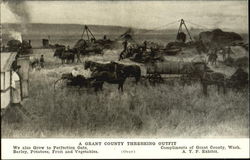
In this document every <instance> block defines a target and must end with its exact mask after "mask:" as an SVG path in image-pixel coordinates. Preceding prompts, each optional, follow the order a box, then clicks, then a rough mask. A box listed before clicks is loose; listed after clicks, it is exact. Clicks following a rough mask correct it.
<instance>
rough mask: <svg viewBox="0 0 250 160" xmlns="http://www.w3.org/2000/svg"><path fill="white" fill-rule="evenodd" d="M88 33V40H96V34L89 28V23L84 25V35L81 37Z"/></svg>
mask: <svg viewBox="0 0 250 160" xmlns="http://www.w3.org/2000/svg"><path fill="white" fill-rule="evenodd" d="M85 34H86V36H87V38H88V40H92V39H94V40H96V38H95V36H94V35H93V34H92V32H91V31H90V30H89V27H88V26H87V25H85V26H84V29H83V32H82V36H81V39H83V38H84V35H85Z"/></svg>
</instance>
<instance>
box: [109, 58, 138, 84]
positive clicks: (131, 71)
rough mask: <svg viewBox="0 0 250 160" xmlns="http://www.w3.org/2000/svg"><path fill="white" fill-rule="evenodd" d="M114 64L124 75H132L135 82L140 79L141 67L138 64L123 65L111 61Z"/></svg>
mask: <svg viewBox="0 0 250 160" xmlns="http://www.w3.org/2000/svg"><path fill="white" fill-rule="evenodd" d="M111 64H113V65H114V66H115V65H116V66H117V70H118V71H119V72H121V73H122V74H124V76H126V77H134V78H135V82H136V84H137V83H138V82H139V81H140V79H141V68H140V67H139V66H138V65H125V64H120V63H116V62H111Z"/></svg>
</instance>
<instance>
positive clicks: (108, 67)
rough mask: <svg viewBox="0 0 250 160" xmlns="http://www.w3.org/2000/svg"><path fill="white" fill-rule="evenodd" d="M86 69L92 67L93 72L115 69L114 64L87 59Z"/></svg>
mask: <svg viewBox="0 0 250 160" xmlns="http://www.w3.org/2000/svg"><path fill="white" fill-rule="evenodd" d="M84 69H90V70H91V71H92V72H93V71H95V70H97V71H111V72H113V71H114V65H113V64H111V63H106V64H103V63H98V62H94V61H85V63H84Z"/></svg>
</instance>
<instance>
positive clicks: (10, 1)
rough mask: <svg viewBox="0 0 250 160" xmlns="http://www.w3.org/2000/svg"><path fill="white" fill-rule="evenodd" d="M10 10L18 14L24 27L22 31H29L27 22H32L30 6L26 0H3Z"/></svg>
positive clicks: (18, 18)
mask: <svg viewBox="0 0 250 160" xmlns="http://www.w3.org/2000/svg"><path fill="white" fill-rule="evenodd" d="M3 3H4V4H6V5H7V6H8V8H9V9H10V11H11V12H12V13H13V14H14V15H15V16H16V18H17V20H18V21H19V22H20V24H21V27H22V32H26V31H27V24H28V23H29V22H30V14H29V8H28V6H27V4H26V1H25V0H3Z"/></svg>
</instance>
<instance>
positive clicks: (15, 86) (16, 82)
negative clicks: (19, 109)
mask: <svg viewBox="0 0 250 160" xmlns="http://www.w3.org/2000/svg"><path fill="white" fill-rule="evenodd" d="M19 68H20V66H18V67H16V68H13V71H12V75H11V88H12V103H13V104H20V102H21V92H20V77H19V75H18V74H17V72H18V69H19Z"/></svg>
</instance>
